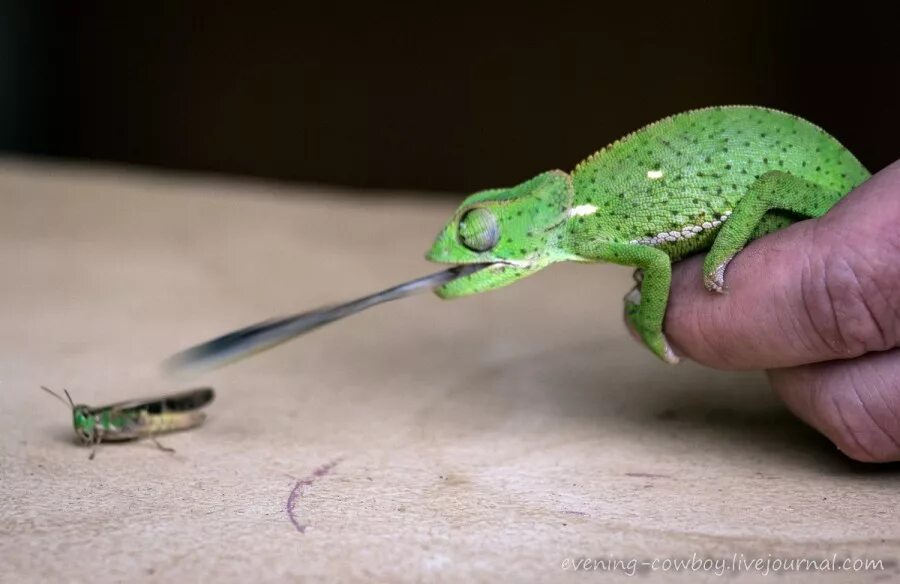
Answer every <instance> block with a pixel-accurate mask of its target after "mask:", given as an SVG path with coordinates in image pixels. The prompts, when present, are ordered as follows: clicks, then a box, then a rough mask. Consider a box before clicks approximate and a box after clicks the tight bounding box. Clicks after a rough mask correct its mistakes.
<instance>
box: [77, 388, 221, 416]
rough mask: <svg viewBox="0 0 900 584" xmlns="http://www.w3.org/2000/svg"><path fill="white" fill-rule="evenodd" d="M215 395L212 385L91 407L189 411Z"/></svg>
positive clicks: (124, 409) (98, 411) (155, 412)
mask: <svg viewBox="0 0 900 584" xmlns="http://www.w3.org/2000/svg"><path fill="white" fill-rule="evenodd" d="M214 397H215V392H213V389H212V388H211V387H198V388H195V389H189V390H187V391H182V392H179V393H173V394H170V395H164V396H160V397H151V398H146V399H135V400H130V401H123V402H118V403H114V404H110V405H107V406H101V407H98V408H91V413H92V414H97V413H100V412H102V411H103V410H114V411H119V412H128V411H134V410H142V411H146V412H147V413H149V414H161V413H163V412H188V411H191V410H196V409H199V408H202V407H203V406H205V405H206V404H208V403H209V402H211V401H212V400H213V398H214Z"/></svg>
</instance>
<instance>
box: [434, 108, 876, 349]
mask: <svg viewBox="0 0 900 584" xmlns="http://www.w3.org/2000/svg"><path fill="white" fill-rule="evenodd" d="M869 176H870V175H869V172H868V171H867V170H866V169H865V168H864V167H863V166H862V164H860V162H859V161H858V160H857V159H856V158H855V157H854V156H853V154H851V153H850V152H849V151H848V150H847V149H846V148H844V147H843V146H842V145H841V144H840V143H839V142H838V141H837V140H835V139H834V138H833V137H831V136H830V135H828V134H827V133H825V132H824V131H823V130H822V129H821V128H819V127H817V126H815V125H813V124H811V123H809V122H807V121H805V120H803V119H801V118H798V117H796V116H793V115H790V114H786V113H783V112H779V111H775V110H771V109H766V108H761V107H753V106H727V107H713V108H707V109H700V110H694V111H689V112H685V113H682V114H678V115H675V116H672V117H669V118H665V119H664V120H661V121H659V122H656V123H654V124H650V125H649V126H646V127H644V128H642V129H641V130H638V131H637V132H634V133H632V134H630V135H628V136H626V137H625V138H623V139H621V140H619V141H617V142H615V143H614V144H612V145H610V146H607V147H606V148H604V149H603V150H600V151H599V152H597V153H595V154H594V155H592V156H590V157H589V158H588V159H587V160H585V161H584V162H582V163H580V164H579V165H578V166H577V167H576V168H575V171H574V172H573V173H571V175H569V174H566V173H564V172H562V171H550V172H546V173H543V174H541V175H538V176H537V177H535V178H533V179H531V180H529V181H526V182H524V183H522V184H520V185H517V186H515V187H512V188H509V189H496V190H489V191H482V192H479V193H476V194H474V195H472V196H470V197H469V198H467V199H466V200H465V201H463V203H462V205H461V206H460V207H459V209H458V210H457V211H456V213H455V214H454V216H453V218H452V219H451V220H450V221H449V222H448V223H447V225H446V226H445V227H444V229H443V231H442V232H441V233H440V234H439V235H438V237H437V239H436V240H435V243H434V246H433V247H432V248H431V251H429V252H428V255H427V256H426V257H427V258H428V259H429V260H431V261H435V262H439V263H450V264H470V263H485V264H488V265H487V267H486V268H484V269H482V270H480V271H478V272H475V273H473V274H471V275H469V276H465V277H462V278H458V279H457V280H454V281H452V282H450V283H448V284H446V285H444V286H442V287H440V288H438V289H437V290H436V293H437V294H438V295H439V296H440V297H442V298H456V297H460V296H466V295H469V294H474V293H477V292H484V291H487V290H492V289H495V288H499V287H501V286H505V285H507V284H511V283H512V282H515V281H516V280H519V279H520V278H523V277H525V276H528V275H530V274H533V273H534V272H537V271H538V270H540V269H542V268H544V267H546V266H548V265H550V264H552V263H554V262H559V261H580V262H611V263H615V264H621V265H627V266H634V267H636V268H638V270H637V271H636V272H635V280H636V281H637V283H638V285H637V286H636V287H635V289H633V290H632V291H631V292H629V293H628V295H626V297H625V316H626V321H627V323H628V325H629V326H630V327H631V329H632V330H633V331H634V332H635V333H636V334H637V335H638V336H639V337H640V338H641V339H642V340H643V342H644V343H645V344H646V345H647V346H648V347H649V348H650V350H652V351H653V352H654V353H655V354H656V355H657V356H659V357H660V358H662V359H664V360H666V361H668V362H670V363H676V362H677V361H678V359H677V357H676V356H675V354H674V353H673V352H672V350H671V348H670V347H669V344H668V343H667V342H666V339H665V336H664V335H663V331H662V325H663V320H664V317H665V310H666V304H667V302H668V297H669V286H670V282H671V264H672V262H675V261H678V260H680V259H682V258H684V257H686V256H688V255H691V254H693V253H697V252H700V251H705V250H709V252H708V253H707V255H706V260H705V262H704V274H703V277H704V283H705V284H706V287H707V288H708V289H710V290H711V291H717V292H722V291H724V289H725V281H724V276H725V268H726V267H727V265H728V262H729V261H730V260H731V259H732V258H733V257H734V255H735V254H736V253H737V252H739V251H740V250H741V249H742V248H743V247H744V246H745V245H746V244H747V242H749V241H750V240H752V239H754V238H756V237H760V236H762V235H764V234H766V233H770V232H772V231H775V230H777V229H781V228H783V227H785V226H787V225H789V224H790V223H792V222H793V221H796V220H798V219H802V218H809V217H818V216H821V215H823V214H824V213H825V212H826V211H827V210H828V209H830V208H831V207H832V206H833V205H834V204H835V203H836V202H837V201H838V200H839V199H840V198H841V197H843V196H844V195H845V194H847V193H848V192H849V191H850V190H852V189H853V188H854V187H855V186H857V185H859V184H860V183H862V182H863V181H865V180H866V179H867V178H869ZM473 209H477V210H476V211H474V212H472V211H473Z"/></svg>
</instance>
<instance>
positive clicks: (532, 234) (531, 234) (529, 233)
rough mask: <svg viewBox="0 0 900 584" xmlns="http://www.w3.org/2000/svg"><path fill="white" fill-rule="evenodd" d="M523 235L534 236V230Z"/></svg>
mask: <svg viewBox="0 0 900 584" xmlns="http://www.w3.org/2000/svg"><path fill="white" fill-rule="evenodd" d="M582 219H584V217H582ZM525 236H526V237H534V232H533V231H529V232H527V233H526V234H525Z"/></svg>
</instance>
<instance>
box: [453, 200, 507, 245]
mask: <svg viewBox="0 0 900 584" xmlns="http://www.w3.org/2000/svg"><path fill="white" fill-rule="evenodd" d="M459 240H460V241H461V242H462V244H463V245H464V246H466V247H467V248H469V249H471V250H472V251H488V250H489V249H491V248H493V247H494V246H495V245H497V242H498V241H499V240H500V227H499V226H498V225H497V218H496V217H495V216H494V214H493V213H491V212H490V211H488V210H487V209H485V208H483V207H475V208H474V209H470V210H469V211H466V214H465V215H463V216H462V219H460V220H459Z"/></svg>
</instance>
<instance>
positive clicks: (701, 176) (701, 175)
mask: <svg viewBox="0 0 900 584" xmlns="http://www.w3.org/2000/svg"><path fill="white" fill-rule="evenodd" d="M697 176H699V177H700V178H703V177H704V176H706V175H705V174H704V173H703V171H700V172H698V173H697Z"/></svg>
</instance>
